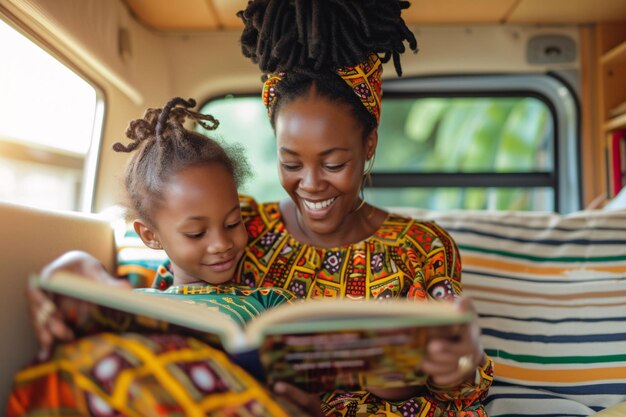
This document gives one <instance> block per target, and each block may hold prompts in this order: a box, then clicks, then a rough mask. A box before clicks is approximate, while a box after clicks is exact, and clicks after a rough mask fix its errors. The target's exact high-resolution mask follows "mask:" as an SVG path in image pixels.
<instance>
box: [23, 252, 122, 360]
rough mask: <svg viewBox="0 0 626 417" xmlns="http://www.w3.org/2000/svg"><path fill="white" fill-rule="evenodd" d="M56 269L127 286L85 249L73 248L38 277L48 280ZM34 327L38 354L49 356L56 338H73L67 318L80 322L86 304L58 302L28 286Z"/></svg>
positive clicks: (28, 297) (62, 339) (42, 357)
mask: <svg viewBox="0 0 626 417" xmlns="http://www.w3.org/2000/svg"><path fill="white" fill-rule="evenodd" d="M57 271H67V272H71V273H74V274H77V275H82V276H84V277H85V279H91V280H94V281H98V282H102V283H104V284H107V285H118V286H128V287H129V288H130V286H129V285H128V283H127V282H125V281H122V280H117V279H115V278H113V277H112V276H110V275H109V274H108V273H107V271H106V270H105V269H104V267H103V266H102V264H101V263H100V262H99V261H98V260H97V259H96V258H94V257H93V256H91V255H89V254H88V253H86V252H81V251H72V252H68V253H66V254H64V255H62V256H61V257H59V258H57V259H56V260H54V261H53V262H52V263H50V264H48V265H46V266H45V267H44V268H43V269H42V271H41V274H40V275H41V279H42V280H49V279H51V277H52V276H53V274H54V273H55V272H57ZM26 298H27V300H28V304H29V309H30V313H31V320H32V323H33V329H34V330H35V334H36V336H37V340H38V341H39V345H40V351H39V358H40V359H42V360H43V359H45V358H48V357H49V355H50V353H51V351H52V347H53V346H54V344H55V342H57V341H70V340H73V339H74V332H73V331H72V329H71V328H70V326H69V325H68V323H69V322H72V323H80V322H81V320H82V319H84V318H86V317H85V316H86V314H87V306H88V305H87V304H86V303H83V302H80V301H71V300H69V299H67V298H64V299H63V302H59V301H58V300H55V299H53V298H50V297H48V296H47V295H46V294H44V292H43V291H41V290H40V289H39V288H37V287H34V286H32V285H31V286H29V287H28V289H27V291H26Z"/></svg>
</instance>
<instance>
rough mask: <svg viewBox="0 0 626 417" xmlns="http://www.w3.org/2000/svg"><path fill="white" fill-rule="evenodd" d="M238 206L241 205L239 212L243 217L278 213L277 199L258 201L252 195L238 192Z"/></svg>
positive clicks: (274, 215)
mask: <svg viewBox="0 0 626 417" xmlns="http://www.w3.org/2000/svg"><path fill="white" fill-rule="evenodd" d="M239 206H240V207H241V213H242V215H243V217H244V219H246V218H250V217H255V216H259V215H266V216H268V215H269V217H276V216H279V215H280V211H279V210H278V202H277V201H270V202H267V203H259V202H257V201H256V200H255V198H254V197H251V196H249V195H245V194H239Z"/></svg>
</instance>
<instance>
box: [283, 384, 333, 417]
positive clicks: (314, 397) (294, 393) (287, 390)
mask: <svg viewBox="0 0 626 417" xmlns="http://www.w3.org/2000/svg"><path fill="white" fill-rule="evenodd" d="M274 393H276V394H278V395H280V396H281V397H282V398H284V399H285V400H286V401H288V402H290V403H291V404H294V405H295V406H297V407H298V408H300V409H302V410H304V411H305V412H306V413H308V414H309V415H310V416H312V417H324V413H323V412H322V401H321V399H320V396H319V394H310V393H308V392H305V391H302V390H301V389H300V388H297V387H294V386H293V385H290V384H287V383H285V382H277V383H276V384H275V385H274ZM281 402H282V401H281Z"/></svg>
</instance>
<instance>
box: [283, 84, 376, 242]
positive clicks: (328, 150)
mask: <svg viewBox="0 0 626 417" xmlns="http://www.w3.org/2000/svg"><path fill="white" fill-rule="evenodd" d="M276 140H277V145H278V146H277V148H278V162H279V177H280V181H281V184H282V186H283V188H284V189H285V190H286V191H287V193H288V194H289V196H290V197H291V199H292V200H293V202H294V203H295V205H296V208H297V211H298V212H299V214H300V222H301V225H300V227H301V228H302V229H303V231H304V232H305V233H306V231H308V232H312V233H314V234H316V235H318V236H319V237H320V238H324V237H325V236H326V237H327V238H328V240H327V241H329V242H330V241H331V240H332V239H330V238H331V237H333V236H332V235H333V233H335V232H337V231H339V230H340V229H341V228H342V227H344V228H345V227H349V223H350V222H349V220H350V217H349V216H350V215H351V214H353V213H354V210H355V208H357V207H358V206H359V203H360V196H359V193H360V187H361V182H362V180H363V170H364V167H365V162H366V161H367V160H368V159H370V158H371V157H372V155H373V153H374V150H375V148H376V142H377V133H376V130H374V131H373V132H372V133H371V134H370V135H369V136H368V137H367V138H366V139H365V140H364V139H363V128H362V127H361V125H360V124H359V123H358V121H357V120H356V119H355V118H354V116H353V115H352V114H351V113H350V110H349V108H348V107H347V106H346V105H338V104H337V103H333V102H331V101H329V100H328V99H325V98H322V97H318V96H317V95H315V94H309V95H308V96H307V97H303V98H299V99H296V100H294V101H292V102H290V103H287V104H285V105H284V106H282V107H281V108H280V112H279V113H278V114H277V115H276Z"/></svg>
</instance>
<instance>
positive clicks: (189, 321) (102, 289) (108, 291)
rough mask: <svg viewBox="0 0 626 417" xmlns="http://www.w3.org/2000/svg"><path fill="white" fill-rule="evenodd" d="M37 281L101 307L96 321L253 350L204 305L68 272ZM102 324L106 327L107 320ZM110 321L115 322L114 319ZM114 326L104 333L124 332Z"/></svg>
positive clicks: (232, 324)
mask: <svg viewBox="0 0 626 417" xmlns="http://www.w3.org/2000/svg"><path fill="white" fill-rule="evenodd" d="M35 282H36V285H38V286H39V287H40V288H41V289H42V290H44V291H47V292H50V293H54V294H56V296H57V297H59V296H60V297H70V298H73V299H78V300H82V301H85V302H88V303H90V304H93V305H94V306H99V307H101V308H92V309H90V313H89V314H90V315H92V316H93V317H92V318H95V319H98V317H103V316H104V317H106V316H109V317H110V318H113V317H115V318H116V320H115V322H116V323H120V322H125V323H127V325H126V330H127V331H134V330H137V329H144V330H146V331H149V330H150V329H154V330H157V329H161V330H162V331H177V330H181V329H178V328H177V327H180V328H183V329H188V330H191V331H192V333H198V334H201V333H204V334H206V335H216V336H217V337H219V340H220V342H221V345H222V346H223V347H224V348H225V349H226V350H229V351H231V350H232V351H238V350H247V349H249V348H250V347H249V346H247V340H246V337H245V335H244V332H243V330H242V328H241V327H240V326H239V325H238V324H237V323H236V322H235V321H234V320H232V319H231V318H230V317H228V316H227V315H225V314H222V313H220V312H218V311H214V310H211V309H208V308H206V307H204V306H202V305H199V304H189V303H186V302H185V300H184V298H182V297H181V298H179V299H174V298H170V297H160V296H155V295H150V294H147V293H141V292H136V291H132V290H129V289H125V288H119V287H114V286H111V285H106V284H103V283H99V282H96V281H93V280H91V279H90V278H85V277H82V276H80V275H75V274H71V273H68V272H66V271H59V272H56V273H55V274H54V275H53V276H52V277H51V278H50V279H49V280H47V281H45V282H42V281H41V280H37V279H36V281H35ZM102 308H105V309H108V310H102ZM109 310H110V311H109ZM98 321H99V322H100V324H105V321H106V320H98ZM110 321H111V323H113V320H110ZM170 325H174V326H170ZM110 327H111V328H106V329H104V330H109V331H115V330H118V331H123V330H124V329H116V328H114V326H113V325H112V326H110ZM101 330H102V329H101ZM202 339H207V338H206V337H202Z"/></svg>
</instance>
